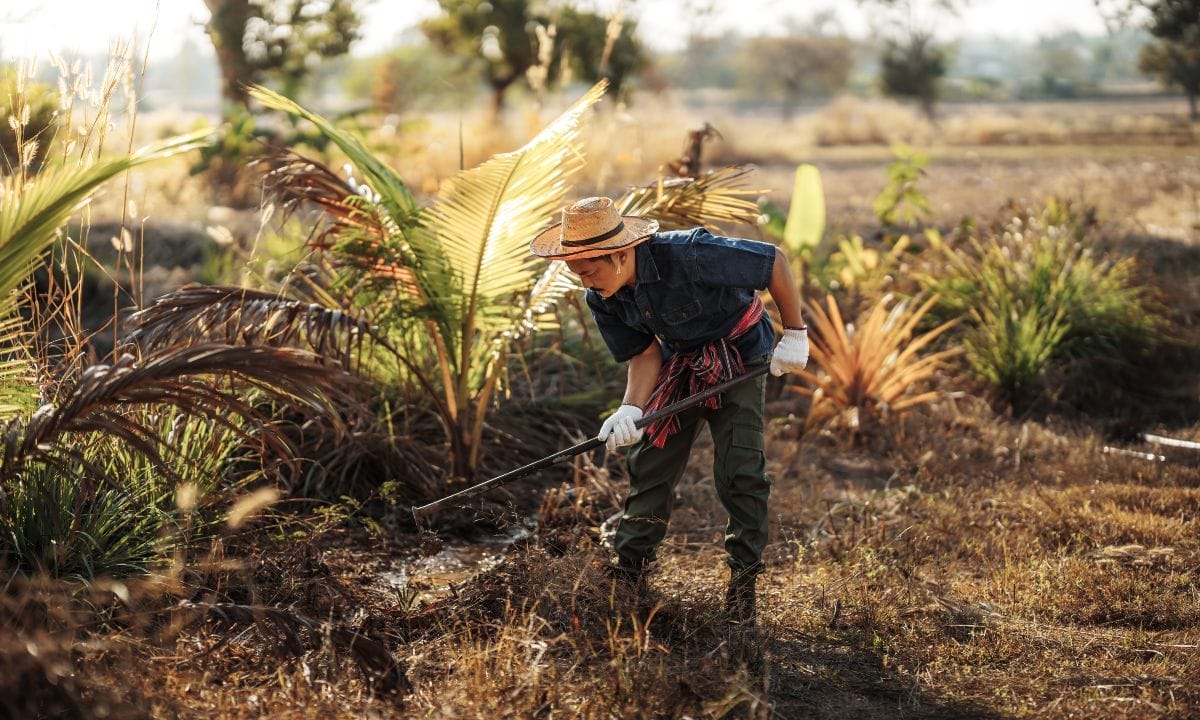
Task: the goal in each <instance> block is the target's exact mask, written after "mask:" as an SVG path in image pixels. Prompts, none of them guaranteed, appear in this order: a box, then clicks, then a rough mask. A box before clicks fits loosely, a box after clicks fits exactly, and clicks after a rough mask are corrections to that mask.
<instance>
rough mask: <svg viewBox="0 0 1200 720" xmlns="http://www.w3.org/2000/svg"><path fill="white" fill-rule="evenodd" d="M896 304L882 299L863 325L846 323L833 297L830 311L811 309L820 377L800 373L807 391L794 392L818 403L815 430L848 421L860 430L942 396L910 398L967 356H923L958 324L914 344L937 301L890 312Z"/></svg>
mask: <svg viewBox="0 0 1200 720" xmlns="http://www.w3.org/2000/svg"><path fill="white" fill-rule="evenodd" d="M891 301H892V298H891V296H884V297H882V298H880V299H879V301H878V302H877V303H876V304H875V305H874V306H872V307H871V309H870V310H868V311H867V312H866V315H865V316H864V317H860V318H859V319H858V320H859V322H858V323H857V324H856V323H846V322H844V321H843V320H842V314H841V311H840V310H839V309H838V304H837V301H836V300H834V298H833V296H832V295H829V296H827V297H826V301H825V304H826V306H827V307H828V311H826V310H825V309H824V308H822V307H821V306H820V305H818V304H812V305H807V308H806V315H807V316H808V318H809V326H810V329H811V330H810V334H811V337H812V360H813V363H814V364H815V365H816V366H817V367H818V368H820V372H817V371H816V370H815V369H810V370H802V371H800V372H799V373H797V375H798V377H800V378H801V379H802V380H804V381H805V382H806V383H807V386H793V387H792V389H793V390H795V391H796V392H799V393H801V394H804V395H809V396H811V397H812V409H811V410H810V412H809V416H808V422H809V424H810V425H816V424H821V423H823V422H826V421H829V420H833V419H838V418H842V419H845V420H846V424H847V425H848V426H849V427H850V428H851V429H852V430H857V429H858V427H859V426H860V424H861V422H862V421H864V420H866V419H867V418H866V417H864V416H875V415H877V414H880V413H884V412H903V411H905V410H907V409H909V408H911V407H913V406H915V405H919V404H921V403H924V402H929V401H930V400H933V399H935V398H936V397H937V396H938V394H937V393H936V392H925V393H919V394H909V390H910V388H912V387H913V386H914V385H916V384H917V383H919V382H921V381H923V380H927V379H928V378H930V377H931V376H932V375H933V374H934V373H935V372H936V371H937V369H938V367H939V366H940V364H941V363H942V362H943V361H944V360H946V359H948V358H950V357H952V356H954V355H957V354H959V353H961V352H962V348H961V347H952V348H949V349H947V350H941V351H938V352H935V353H931V354H929V355H919V354H918V353H919V352H920V351H921V350H922V349H923V348H925V346H927V345H929V344H930V343H931V342H933V341H934V340H935V339H936V338H937V337H938V336H940V335H941V334H942V333H944V332H946V330H948V329H950V328H951V327H952V326H953V325H954V324H955V321H951V322H947V323H944V324H942V325H939V326H938V327H936V328H934V329H933V330H930V331H929V332H926V333H924V334H922V335H920V336H918V337H916V338H914V337H913V331H914V330H915V329H916V327H917V323H919V322H920V320H921V318H922V317H924V315H925V313H926V312H928V311H929V309H930V308H931V307H933V304H934V303H935V302H936V301H937V298H936V297H932V298H930V299H928V300H926V301H925V302H924V303H923V304H922V305H920V307H917V308H915V309H914V308H912V307H910V305H909V303H907V302H900V303H897V304H896V305H894V306H892V307H891V308H889V307H888V306H889V305H890V304H891Z"/></svg>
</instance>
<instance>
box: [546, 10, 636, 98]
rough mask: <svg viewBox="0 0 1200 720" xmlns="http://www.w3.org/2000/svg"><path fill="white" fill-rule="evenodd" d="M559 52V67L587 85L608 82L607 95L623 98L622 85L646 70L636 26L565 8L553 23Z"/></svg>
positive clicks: (617, 19)
mask: <svg viewBox="0 0 1200 720" xmlns="http://www.w3.org/2000/svg"><path fill="white" fill-rule="evenodd" d="M555 25H556V27H557V33H556V37H557V38H560V39H559V40H558V44H559V45H560V47H561V48H562V50H561V52H562V53H563V55H562V57H560V58H559V63H566V64H569V66H570V67H571V69H572V71H573V73H574V74H575V75H576V76H578V77H579V78H581V79H583V80H586V81H588V82H596V81H598V80H601V79H603V80H607V81H608V88H609V93H610V94H611V95H612V96H613V97H615V98H618V99H621V98H622V97H623V95H624V94H623V93H622V90H624V89H625V81H626V80H627V79H628V78H629V77H631V76H633V75H635V74H637V73H638V72H640V71H641V70H643V69H645V67H646V65H647V64H648V59H647V57H646V51H645V49H644V48H643V47H642V44H641V43H640V42H639V41H638V39H637V23H635V22H633V21H631V20H629V19H627V18H604V17H601V16H599V15H597V14H596V13H593V12H586V11H580V10H577V9H575V8H573V7H570V6H567V7H564V8H563V9H562V11H561V12H560V13H559V14H558V17H557V18H556V19H555Z"/></svg>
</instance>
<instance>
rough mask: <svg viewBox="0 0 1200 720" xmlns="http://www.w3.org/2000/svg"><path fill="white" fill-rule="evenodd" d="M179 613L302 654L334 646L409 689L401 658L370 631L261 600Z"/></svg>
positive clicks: (375, 675)
mask: <svg viewBox="0 0 1200 720" xmlns="http://www.w3.org/2000/svg"><path fill="white" fill-rule="evenodd" d="M175 613H176V614H177V615H178V614H182V615H186V616H188V617H187V618H185V622H184V623H180V624H187V620H188V619H190V620H191V621H192V622H195V621H196V620H201V621H204V622H206V623H209V624H212V625H215V626H218V627H225V628H229V629H233V628H240V627H247V626H248V627H251V628H254V630H255V631H256V632H257V633H258V636H259V637H260V638H262V639H264V640H268V641H274V642H277V643H278V645H279V647H281V648H282V649H283V650H284V651H285V652H287V653H289V654H291V655H293V656H300V655H303V654H304V653H305V652H307V651H308V650H312V649H322V648H326V647H330V646H331V647H332V649H335V650H336V651H338V652H342V653H345V654H347V655H349V656H350V657H352V658H354V660H355V662H356V663H357V664H358V666H359V668H360V669H361V670H362V671H363V673H365V674H366V675H367V676H368V677H369V678H371V679H372V680H373V681H374V682H377V683H380V685H381V687H382V688H383V689H385V690H388V691H397V690H405V689H407V687H408V678H407V676H406V674H405V672H404V668H403V667H402V666H401V664H400V662H399V661H398V660H397V659H396V658H395V657H394V656H393V655H392V653H391V652H390V651H389V650H388V648H387V645H386V644H385V643H384V642H383V641H381V640H379V639H377V638H374V637H371V636H370V635H368V634H366V633H364V632H362V631H359V630H351V629H349V628H345V627H341V626H338V625H335V624H333V623H332V622H320V621H317V620H313V619H312V618H309V617H305V616H304V615H301V614H299V613H296V612H293V611H291V610H284V609H283V608H277V607H269V606H263V605H239V604H235V603H202V602H191V601H187V600H185V601H183V602H181V603H179V604H178V605H177V606H176V607H175ZM236 635H237V634H236V633H228V634H226V635H224V636H223V637H222V638H221V640H220V641H219V642H218V643H217V645H216V646H214V647H212V648H210V649H209V650H208V652H209V653H213V652H216V651H217V650H219V649H220V648H221V647H223V646H224V645H226V644H228V643H229V642H230V641H232V640H233V639H234V637H236Z"/></svg>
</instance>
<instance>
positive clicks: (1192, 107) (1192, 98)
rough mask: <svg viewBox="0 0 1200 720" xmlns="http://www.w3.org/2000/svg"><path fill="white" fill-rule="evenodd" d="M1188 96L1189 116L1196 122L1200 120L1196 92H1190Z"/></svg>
mask: <svg viewBox="0 0 1200 720" xmlns="http://www.w3.org/2000/svg"><path fill="white" fill-rule="evenodd" d="M1187 98H1188V117H1189V118H1191V120H1192V122H1196V121H1197V120H1200V110H1198V108H1197V107H1196V93H1195V92H1189V93H1188V94H1187Z"/></svg>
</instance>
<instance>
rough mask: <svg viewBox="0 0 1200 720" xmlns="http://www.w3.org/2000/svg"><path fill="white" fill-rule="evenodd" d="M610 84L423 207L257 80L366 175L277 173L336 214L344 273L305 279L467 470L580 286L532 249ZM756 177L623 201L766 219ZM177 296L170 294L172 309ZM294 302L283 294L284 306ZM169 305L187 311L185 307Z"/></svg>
mask: <svg viewBox="0 0 1200 720" xmlns="http://www.w3.org/2000/svg"><path fill="white" fill-rule="evenodd" d="M604 89H605V86H604V84H603V83H601V84H598V85H596V86H595V87H593V88H592V89H590V90H589V91H588V92H587V93H585V94H584V96H583V97H582V98H581V99H580V100H579V101H577V102H576V103H574V104H573V105H572V106H571V107H570V108H568V109H567V110H566V111H565V112H564V113H563V114H562V115H561V116H560V117H558V118H557V119H556V120H554V121H553V122H552V123H550V124H549V125H548V126H547V127H546V128H545V129H544V130H543V131H542V132H541V133H539V134H538V135H537V136H536V137H535V138H533V139H532V140H531V141H530V142H529V143H528V144H526V145H525V146H524V147H522V148H520V149H519V150H516V151H514V152H510V153H504V154H500V155H496V156H494V157H492V158H490V159H489V160H487V161H485V162H484V163H483V164H481V165H479V166H478V167H475V168H471V169H468V170H465V171H463V172H461V173H460V174H459V175H458V176H456V177H455V178H454V179H453V181H452V182H450V183H448V184H447V186H446V188H445V189H443V191H442V192H441V193H440V194H439V195H438V196H437V197H436V198H435V200H434V202H433V203H432V205H431V206H429V207H419V206H418V205H417V204H416V203H415V201H414V199H413V197H412V194H411V193H410V192H409V191H408V189H407V188H406V186H405V185H404V183H403V181H402V180H401V179H400V178H399V177H398V176H397V175H396V174H395V173H394V172H393V171H392V170H391V169H390V168H388V167H387V166H386V165H385V164H383V163H382V162H380V161H379V160H378V159H377V158H375V157H374V156H373V155H371V153H370V152H369V151H368V150H367V149H366V148H365V147H363V145H362V144H361V143H359V141H358V140H356V139H355V138H353V137H351V136H350V135H348V134H346V133H345V132H343V131H341V130H339V129H338V128H336V127H334V126H333V125H332V124H331V123H330V122H328V121H327V120H326V119H324V118H322V117H321V116H319V115H317V114H315V113H313V112H311V111H309V110H306V109H305V108H303V107H301V106H299V105H297V104H296V103H294V102H292V101H291V100H288V99H287V98H284V97H281V96H279V95H277V94H275V93H272V92H270V91H268V90H265V89H263V88H256V89H254V90H253V95H254V96H255V97H256V98H257V99H258V100H259V101H260V102H262V103H263V104H264V105H266V106H268V107H271V108H275V109H277V110H281V111H284V112H287V113H290V114H293V115H296V116H299V117H302V118H304V119H306V120H308V121H310V122H312V123H313V124H314V125H315V126H316V127H317V129H318V130H319V131H320V132H321V133H322V134H324V135H325V136H326V137H328V138H329V139H330V140H331V141H332V142H333V143H334V144H336V145H337V146H338V147H339V148H341V150H342V151H343V152H344V153H345V154H346V156H347V157H348V158H349V160H350V163H351V164H352V165H353V167H354V168H355V170H356V171H357V172H358V173H359V174H361V176H362V177H363V178H364V182H362V183H358V182H356V181H353V180H348V179H342V178H339V177H337V176H336V175H335V174H334V173H333V172H332V171H330V170H329V169H328V168H327V167H325V166H323V165H321V164H320V163H318V162H315V161H312V160H308V159H306V158H301V157H299V156H295V155H289V156H286V157H284V158H283V159H282V161H280V162H278V163H277V164H276V169H275V170H274V171H273V173H272V179H273V186H274V188H275V191H276V193H277V195H278V196H279V197H280V199H281V201H282V202H283V204H284V205H285V206H289V207H291V206H295V205H298V204H302V203H303V204H308V205H310V206H314V207H317V208H318V209H320V210H321V211H322V212H323V213H325V215H326V217H327V218H328V219H329V222H328V223H327V225H326V226H325V229H324V230H323V231H321V232H318V233H316V234H314V236H313V237H312V238H310V244H312V245H313V246H315V247H319V248H322V249H324V250H327V251H328V254H329V255H330V256H331V257H332V266H333V271H334V272H333V279H332V281H331V282H325V283H307V284H306V286H305V288H304V290H303V291H304V292H306V293H310V296H311V294H313V293H315V297H314V299H316V300H318V302H322V303H330V304H331V306H330V307H328V308H327V311H328V312H343V311H344V314H343V315H339V316H338V317H339V318H343V319H344V318H345V317H346V316H353V317H354V318H356V320H355V322H359V323H360V325H364V326H366V327H369V328H372V332H371V334H370V339H371V340H372V341H374V342H372V343H371V344H374V345H380V344H382V345H383V346H384V347H385V349H386V352H385V353H384V355H385V356H389V357H390V358H391V359H392V360H393V363H394V364H393V366H391V367H387V368H384V367H383V366H380V367H378V368H377V369H376V370H375V371H374V374H375V376H376V377H378V378H379V379H380V380H383V381H385V382H389V381H390V382H396V381H397V380H396V379H398V381H399V382H405V383H411V384H412V385H413V386H415V387H417V388H419V389H420V391H421V393H422V394H423V395H424V396H425V397H427V398H428V399H429V400H430V401H431V402H432V403H433V405H434V407H435V410H436V413H437V414H438V416H439V417H440V418H441V420H442V424H443V425H444V426H445V428H446V432H447V437H448V440H449V447H450V454H451V458H452V462H451V472H452V473H453V474H454V475H456V476H459V477H469V476H471V475H472V474H473V473H474V471H475V468H476V466H477V463H478V459H479V449H480V444H481V442H480V441H481V437H482V434H483V429H484V420H485V416H486V413H487V410H488V407H489V405H490V404H491V403H492V402H493V401H494V398H495V397H496V396H497V391H498V389H500V388H501V386H502V384H503V382H504V379H505V368H506V364H507V358H508V353H509V352H510V350H511V349H512V347H513V343H514V341H515V340H516V339H518V338H520V337H523V336H525V335H527V334H528V333H529V332H531V331H533V330H536V329H539V328H548V327H553V326H554V324H555V323H556V322H557V318H556V316H555V315H554V308H555V305H556V303H557V302H558V301H559V300H560V299H561V298H562V297H563V296H564V295H565V294H567V293H569V292H571V291H572V290H574V289H576V288H577V287H578V286H577V284H576V283H575V281H574V280H573V279H572V278H571V277H570V275H569V274H568V273H566V272H565V266H564V265H563V264H562V263H550V264H549V265H546V264H545V263H544V262H543V261H541V260H539V259H538V258H536V257H534V256H532V255H531V254H530V253H529V249H528V248H529V239H530V238H531V237H533V236H534V235H535V234H536V232H537V231H538V230H539V229H541V228H542V227H544V226H545V225H546V224H548V223H549V222H550V221H551V220H552V219H553V217H554V215H555V213H557V212H558V211H559V210H560V209H561V208H562V207H563V205H565V204H566V195H567V193H568V191H569V189H570V188H571V181H572V179H573V178H574V176H575V175H576V174H577V173H578V172H579V170H581V169H582V167H583V163H584V159H583V154H582V143H581V142H580V139H581V132H582V130H583V127H584V121H585V119H586V112H587V110H588V109H589V108H591V107H592V106H593V105H595V104H596V103H597V102H599V101H600V99H601V98H602V97H603V93H604ZM744 175H745V171H744V170H742V169H726V170H723V171H719V172H717V173H712V174H710V175H707V176H704V177H702V178H700V179H698V180H695V181H691V182H678V183H667V182H659V183H655V184H651V185H649V186H647V187H644V188H635V189H634V190H632V191H630V193H629V194H627V195H626V196H625V197H623V198H621V199H620V200H619V203H620V205H621V207H622V208H623V209H624V211H625V212H627V213H629V214H645V215H650V216H654V217H657V218H659V219H660V221H662V222H663V224H664V226H667V227H673V226H687V225H692V224H697V223H704V224H708V225H710V226H717V227H719V226H720V224H721V223H733V222H744V223H749V224H753V223H754V221H755V217H756V215H757V208H756V207H755V205H754V203H753V202H752V201H751V200H750V199H749V198H751V197H752V196H753V195H754V194H755V191H752V190H745V189H739V188H738V184H739V183H740V181H741V179H742V178H743V177H744ZM301 284H302V283H294V285H296V286H297V287H298V286H299V285H301ZM173 302H175V299H173V298H171V297H167V298H163V299H161V300H160V304H162V305H164V307H165V306H169V305H170V304H171V303H173ZM289 302H294V300H292V299H289V298H282V297H281V298H279V299H278V300H277V303H278V306H280V307H282V306H284V305H286V304H287V303H289ZM240 313H242V310H241V309H240V308H239V307H238V303H237V302H233V301H230V302H225V303H223V304H219V305H217V304H214V305H213V306H212V309H211V311H210V312H209V313H207V314H206V315H205V316H204V318H202V319H201V318H198V317H197V318H194V319H193V321H190V322H186V323H185V322H178V323H173V328H172V329H171V330H170V331H168V332H166V336H171V337H191V338H192V339H196V338H199V337H205V336H206V335H205V333H206V332H207V331H206V330H205V328H209V327H213V326H214V325H215V324H220V323H221V322H223V321H221V320H219V318H223V317H228V316H229V315H230V314H240ZM162 317H163V318H164V319H165V321H166V322H170V318H175V319H182V318H181V317H180V316H179V315H177V314H175V313H173V312H166V313H164V314H163V316H162ZM379 341H382V343H380V342H379ZM368 352H373V351H370V350H369V351H368Z"/></svg>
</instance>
